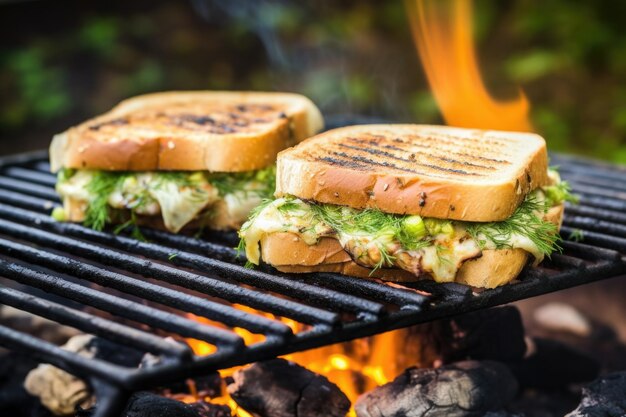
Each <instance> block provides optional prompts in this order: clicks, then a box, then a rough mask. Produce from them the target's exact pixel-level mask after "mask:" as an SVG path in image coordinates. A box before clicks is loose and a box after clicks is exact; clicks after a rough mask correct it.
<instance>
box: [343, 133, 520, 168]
mask: <svg viewBox="0 0 626 417" xmlns="http://www.w3.org/2000/svg"><path fill="white" fill-rule="evenodd" d="M347 140H348V141H349V142H352V143H358V144H361V145H371V146H377V147H382V148H385V149H391V150H394V151H400V152H408V151H409V150H410V149H408V147H407V148H401V147H399V146H396V145H392V144H383V143H381V142H382V141H380V140H368V139H359V138H354V137H349V138H347ZM394 142H396V143H406V142H405V141H403V140H402V139H400V138H396V139H394ZM409 146H411V147H417V148H422V149H431V146H430V145H424V144H420V143H411V144H410V145H409ZM446 152H447V153H448V154H450V155H453V156H458V157H465V158H470V159H474V160H476V159H477V160H480V161H485V162H491V163H496V164H506V165H510V164H511V162H510V161H506V160H503V159H495V158H488V157H484V156H480V155H472V154H468V153H465V152H455V151H452V150H447V151H446ZM415 153H417V154H420V155H428V156H430V157H433V158H437V159H441V160H443V161H446V162H456V161H452V160H450V159H447V158H445V157H442V156H438V155H433V154H431V153H429V154H425V153H423V152H412V154H415ZM464 165H468V166H473V167H476V168H485V169H488V170H495V169H496V168H495V167H491V166H485V165H480V164H474V163H471V162H464Z"/></svg>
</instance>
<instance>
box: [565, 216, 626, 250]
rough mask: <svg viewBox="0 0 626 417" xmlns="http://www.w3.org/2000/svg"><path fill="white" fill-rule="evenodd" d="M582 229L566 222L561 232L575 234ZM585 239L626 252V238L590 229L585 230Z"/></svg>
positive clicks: (586, 241)
mask: <svg viewBox="0 0 626 417" xmlns="http://www.w3.org/2000/svg"><path fill="white" fill-rule="evenodd" d="M580 230H581V229H579V228H577V227H576V226H574V228H572V227H569V224H568V223H564V226H563V227H561V234H562V235H564V236H575V235H576V232H577V231H580ZM583 239H584V242H585V243H591V244H594V245H598V246H602V247H605V248H611V249H615V250H618V251H620V252H622V253H626V239H622V238H618V237H614V236H607V235H605V234H602V233H597V232H593V231H590V230H583Z"/></svg>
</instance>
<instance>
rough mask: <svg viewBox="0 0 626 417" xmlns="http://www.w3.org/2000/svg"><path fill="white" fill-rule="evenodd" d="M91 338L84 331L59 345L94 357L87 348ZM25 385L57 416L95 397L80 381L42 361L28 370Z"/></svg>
mask: <svg viewBox="0 0 626 417" xmlns="http://www.w3.org/2000/svg"><path fill="white" fill-rule="evenodd" d="M93 338H94V336H92V335H85V334H83V335H78V336H74V337H72V338H71V339H70V340H68V342H67V343H66V344H65V345H63V346H62V348H63V349H66V350H68V351H71V352H76V353H78V354H79V355H81V356H85V357H87V358H93V357H94V355H95V351H94V349H93V348H90V342H91V341H92V339H93ZM24 388H25V389H26V391H28V393H30V394H31V395H33V396H36V397H39V399H40V400H41V403H42V404H43V405H44V406H45V407H46V408H47V409H49V410H50V411H51V412H52V413H54V414H55V415H58V416H69V415H73V414H74V412H75V410H76V406H77V405H80V406H81V407H82V408H89V407H91V406H92V405H93V404H94V403H95V398H94V397H93V395H92V393H91V391H90V389H89V387H88V385H87V384H86V383H85V382H84V381H83V380H81V379H79V378H77V377H75V376H74V375H72V374H70V373H68V372H65V371H64V370H62V369H59V368H57V367H55V366H53V365H49V364H41V365H39V366H38V367H37V368H35V369H33V370H32V371H30V373H29V374H28V375H27V376H26V379H25V381H24Z"/></svg>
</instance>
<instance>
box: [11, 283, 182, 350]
mask: <svg viewBox="0 0 626 417" xmlns="http://www.w3.org/2000/svg"><path fill="white" fill-rule="evenodd" d="M0 302H1V303H3V304H6V305H10V306H12V307H15V308H18V309H20V310H24V311H28V312H30V313H33V314H36V315H38V316H41V317H45V318H47V319H49V320H54V321H56V322H58V323H61V324H65V325H68V326H72V327H75V328H77V329H79V330H82V331H83V332H85V333H92V334H94V335H97V336H102V337H108V338H110V339H111V340H113V341H114V342H118V343H121V344H125V345H130V346H133V347H135V348H137V349H139V350H144V351H146V352H151V353H154V354H164V355H166V356H171V357H174V358H186V357H189V356H190V355H191V351H190V349H189V347H188V346H187V345H184V344H182V343H173V342H167V341H165V340H164V339H163V338H161V337H158V336H155V335H153V334H152V333H148V332H145V331H142V330H138V329H135V328H133V327H129V326H125V325H123V324H119V323H116V322H114V321H111V320H107V319H104V318H101V317H94V316H93V315H91V314H88V313H85V312H83V311H78V310H74V309H72V308H69V307H66V306H64V305H61V304H58V303H54V302H52V301H48V300H44V299H42V298H39V297H36V296H34V295H31V294H26V293H24V292H21V291H17V290H14V289H12V288H2V287H0Z"/></svg>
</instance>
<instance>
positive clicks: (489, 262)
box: [261, 205, 564, 288]
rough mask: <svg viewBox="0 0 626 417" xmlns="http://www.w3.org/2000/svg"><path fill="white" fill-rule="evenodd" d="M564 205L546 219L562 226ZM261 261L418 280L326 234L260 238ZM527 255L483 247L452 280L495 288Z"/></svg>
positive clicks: (289, 268) (287, 268) (301, 269)
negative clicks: (373, 264) (310, 238)
mask: <svg viewBox="0 0 626 417" xmlns="http://www.w3.org/2000/svg"><path fill="white" fill-rule="evenodd" d="M563 208H564V207H563V205H559V206H556V207H553V208H551V209H550V210H549V211H548V213H546V216H545V218H546V220H548V221H550V222H552V223H554V224H556V225H557V226H559V228H560V226H561V222H562V219H563ZM261 255H262V258H263V261H264V262H266V263H268V264H270V265H272V266H273V267H275V268H276V269H278V270H279V271H282V272H292V273H306V272H338V273H341V274H344V275H352V276H357V277H363V278H367V277H373V278H381V279H384V280H386V281H396V282H410V281H418V280H419V279H423V278H425V276H419V277H418V276H415V275H413V274H411V273H410V272H408V271H404V270H402V269H395V268H389V269H378V270H376V271H374V273H372V270H371V269H368V268H365V267H363V266H361V265H359V264H357V263H355V262H354V261H353V260H352V258H350V255H349V254H348V253H347V252H346V251H344V250H343V248H342V247H341V245H340V243H339V241H338V240H336V239H333V238H329V237H325V238H322V239H320V240H319V242H318V243H317V244H315V245H310V246H309V245H307V244H306V243H305V242H304V241H303V240H302V239H300V238H299V237H298V236H297V235H295V234H293V233H285V232H281V233H272V234H269V235H266V236H264V237H263V238H262V239H261ZM529 258H530V254H529V253H528V252H526V251H525V250H523V249H500V250H483V252H482V256H481V257H479V258H475V259H470V260H467V261H465V262H463V264H462V265H461V268H460V269H459V271H458V272H457V275H456V278H455V282H458V283H461V284H466V285H469V286H472V287H477V288H495V287H497V286H500V285H504V284H507V283H509V282H510V281H512V280H514V279H515V278H516V277H517V276H518V275H519V273H520V272H521V271H522V269H523V268H524V266H526V264H527V263H528V261H529Z"/></svg>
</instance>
